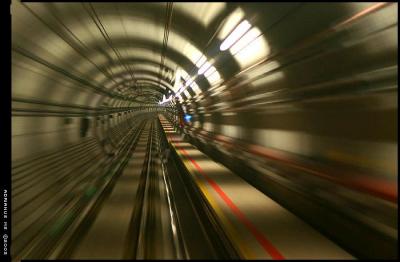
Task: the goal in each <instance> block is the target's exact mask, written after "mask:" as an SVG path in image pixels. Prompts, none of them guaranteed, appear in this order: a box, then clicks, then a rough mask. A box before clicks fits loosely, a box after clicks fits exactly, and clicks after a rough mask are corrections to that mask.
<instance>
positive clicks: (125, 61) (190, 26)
mask: <svg viewBox="0 0 400 262" xmlns="http://www.w3.org/2000/svg"><path fill="white" fill-rule="evenodd" d="M233 9H234V6H233V5H230V4H226V3H148V4H144V3H20V2H19V1H13V3H12V18H13V19H12V31H13V34H12V51H13V52H12V56H13V66H15V67H16V68H19V70H30V71H32V72H33V71H34V74H38V75H41V76H42V77H40V76H34V77H33V76H32V78H31V79H30V80H29V81H30V84H32V81H35V82H36V83H37V84H36V87H32V88H31V90H30V91H29V90H19V89H18V88H14V89H13V92H14V94H15V93H16V94H17V96H19V97H29V96H32V95H33V93H34V92H35V96H40V97H42V96H43V94H48V95H49V96H50V97H54V99H56V100H60V99H61V100H62V98H60V97H61V96H63V95H61V94H60V95H57V94H53V93H54V91H53V90H55V88H54V84H57V85H60V84H61V82H64V81H67V82H70V81H73V83H74V84H76V82H78V83H79V85H82V86H84V88H90V89H92V91H95V92H96V93H98V94H100V95H101V96H104V95H105V96H106V97H111V98H118V99H122V100H127V101H131V102H141V103H157V102H158V101H160V100H161V99H162V97H163V95H168V94H172V92H171V91H172V89H173V87H174V85H175V86H176V84H175V79H176V74H177V71H178V70H182V69H183V70H184V71H185V72H187V73H188V74H190V73H192V72H194V70H195V69H196V65H195V63H196V61H197V60H198V59H199V58H200V57H201V56H202V54H203V51H204V49H205V47H207V42H208V41H209V39H210V38H211V37H212V36H213V35H214V34H215V32H216V31H217V30H218V26H219V25H220V24H221V22H222V21H223V19H224V18H225V16H226V14H227V13H228V12H230V11H231V10H233ZM195 71H196V70H195ZM18 73H19V71H18V70H13V74H14V75H15V76H16V77H17V75H18ZM43 76H45V77H46V79H45V78H43ZM60 76H62V77H60ZM187 76H188V75H186V77H187ZM183 77H185V75H183ZM17 78H18V77H17ZM24 78H25V79H26V78H27V76H26V74H25V76H24ZM49 79H54V80H55V81H56V83H50V82H51V81H49ZM186 80H188V79H186ZM21 81H23V80H21ZM200 82H201V81H200ZM200 82H199V83H198V82H197V81H196V82H195V84H192V86H193V85H196V87H197V88H204V87H203V86H202V83H205V84H206V85H207V84H208V85H209V83H207V81H203V82H202V83H200ZM18 86H20V85H18ZM23 86H26V85H23ZM175 91H177V90H175ZM192 92H193V91H192ZM18 94H19V95H18ZM85 95H86V97H85ZM58 96H60V97H58ZM65 96H66V95H65ZM72 96H73V95H72ZM76 96H77V97H75V98H74V99H75V100H76V101H81V102H82V103H84V104H90V105H94V106H96V105H98V104H99V103H101V102H102V101H104V98H102V99H98V97H97V100H96V96H89V95H87V92H81V93H79V94H78V93H77V94H76ZM65 98H66V97H65ZM65 100H69V101H70V100H71V96H69V97H68V99H67V98H66V99H65ZM91 100H93V101H91Z"/></svg>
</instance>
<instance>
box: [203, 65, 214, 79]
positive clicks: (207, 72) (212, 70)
mask: <svg viewBox="0 0 400 262" xmlns="http://www.w3.org/2000/svg"><path fill="white" fill-rule="evenodd" d="M215 71H217V69H215V67H214V66H212V67H210V68H209V69H208V70H207V71H206V72H205V73H204V76H205V77H209V76H210V75H211V74H212V73H214V72H215Z"/></svg>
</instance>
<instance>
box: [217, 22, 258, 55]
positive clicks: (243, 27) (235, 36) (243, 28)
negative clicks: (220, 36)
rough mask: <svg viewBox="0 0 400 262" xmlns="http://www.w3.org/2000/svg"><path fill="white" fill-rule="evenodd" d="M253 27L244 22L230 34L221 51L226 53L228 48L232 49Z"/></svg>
mask: <svg viewBox="0 0 400 262" xmlns="http://www.w3.org/2000/svg"><path fill="white" fill-rule="evenodd" d="M250 27H251V24H250V23H249V22H248V21H247V20H244V21H243V22H241V23H240V24H239V25H238V26H237V27H236V28H235V30H233V31H232V33H230V34H229V36H228V37H227V38H226V39H225V40H224V42H222V44H221V46H220V47H219V49H220V50H221V51H225V50H227V49H228V48H230V47H231V46H232V45H233V44H234V43H235V42H236V41H237V40H238V39H239V38H240V37H241V36H243V35H244V34H245V33H246V32H247V30H249V29H250Z"/></svg>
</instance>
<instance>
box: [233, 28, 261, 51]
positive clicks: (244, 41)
mask: <svg viewBox="0 0 400 262" xmlns="http://www.w3.org/2000/svg"><path fill="white" fill-rule="evenodd" d="M260 35H261V31H260V30H259V29H258V28H257V27H254V28H252V29H251V30H249V31H248V32H247V33H246V34H245V35H244V36H243V37H242V38H240V39H239V41H237V42H236V44H234V45H233V46H232V47H231V48H230V49H229V51H230V52H231V53H232V55H235V54H236V53H237V52H239V51H240V50H242V49H243V48H244V47H245V46H247V45H248V44H250V43H251V42H252V41H253V40H254V39H256V38H257V37H258V36H260Z"/></svg>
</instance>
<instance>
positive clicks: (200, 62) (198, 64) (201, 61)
mask: <svg viewBox="0 0 400 262" xmlns="http://www.w3.org/2000/svg"><path fill="white" fill-rule="evenodd" d="M205 61H207V58H206V57H205V56H204V55H202V56H201V57H200V58H199V60H198V61H197V63H196V66H197V67H201V66H202V65H203V64H204V62H205Z"/></svg>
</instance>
